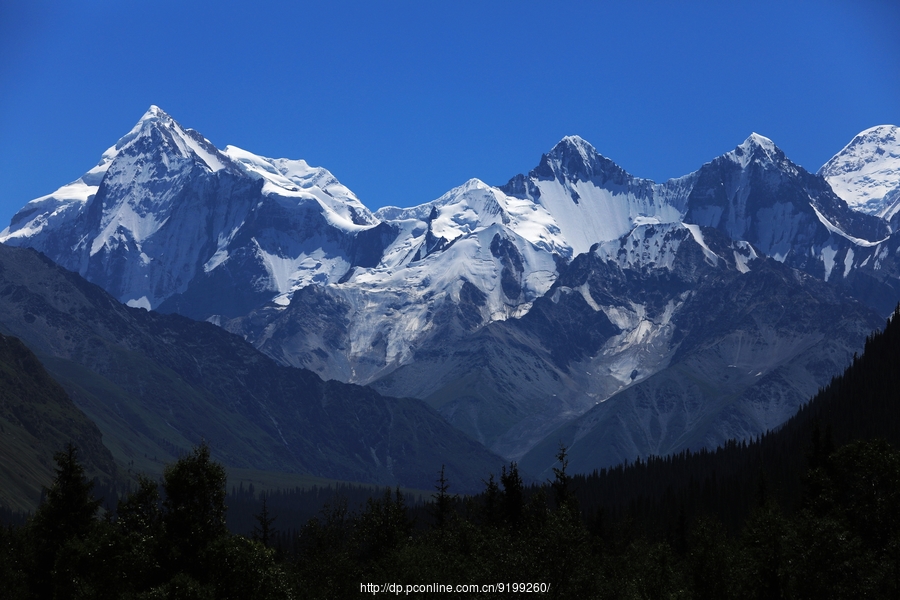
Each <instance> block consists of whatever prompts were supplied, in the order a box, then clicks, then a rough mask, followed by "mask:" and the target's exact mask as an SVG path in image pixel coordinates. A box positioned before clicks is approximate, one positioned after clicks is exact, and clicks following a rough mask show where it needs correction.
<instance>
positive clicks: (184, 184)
mask: <svg viewBox="0 0 900 600" xmlns="http://www.w3.org/2000/svg"><path fill="white" fill-rule="evenodd" d="M376 222H377V221H376V220H375V219H374V217H373V216H372V214H371V213H370V212H369V211H368V210H367V209H366V208H365V207H364V206H362V204H361V203H360V202H359V201H358V200H357V199H356V198H355V197H354V196H353V194H352V193H351V192H350V191H349V190H347V189H346V188H345V187H343V186H341V185H340V184H339V183H338V182H337V181H336V180H335V179H334V177H333V176H331V174H330V173H328V172H327V171H326V170H324V169H315V168H311V167H309V166H308V165H306V163H304V162H302V161H284V160H280V161H272V160H268V159H265V158H262V157H257V156H255V155H252V154H250V153H248V152H245V151H243V150H240V149H238V148H234V147H229V148H227V149H226V151H225V152H220V151H219V150H218V149H216V148H215V147H214V146H213V145H212V144H211V143H210V142H209V140H207V139H206V138H204V137H203V136H202V135H200V134H199V133H197V132H196V131H193V130H191V129H185V128H183V127H182V126H181V125H180V124H179V123H178V122H176V121H175V120H174V119H172V117H170V116H169V115H168V114H166V113H165V112H164V111H162V110H161V109H159V108H158V107H156V106H153V107H151V108H150V110H148V111H147V113H146V114H144V116H143V117H142V118H141V119H140V120H139V121H138V123H137V124H136V125H135V127H134V128H133V129H132V130H131V131H130V132H129V133H128V134H127V135H125V136H124V137H123V138H122V139H120V140H119V141H118V143H116V145H115V146H113V147H112V148H110V149H109V150H107V151H106V152H105V153H104V155H103V157H102V159H101V161H100V163H99V164H98V165H97V166H96V167H94V168H93V169H91V170H90V171H88V173H86V174H85V175H84V176H82V177H81V178H80V179H79V180H77V181H75V182H73V183H71V184H69V185H66V186H63V187H62V188H60V189H59V190H57V192H55V193H53V194H50V195H48V196H45V197H42V198H38V199H36V200H33V201H32V202H29V203H28V204H27V205H26V206H25V207H24V208H23V209H22V210H21V211H19V212H18V213H17V214H16V215H15V216H14V217H13V219H12V222H11V223H10V226H9V227H8V228H7V229H6V230H4V231H3V232H2V234H0V241H3V242H4V243H7V244H12V245H22V246H30V247H33V248H35V249H37V250H40V251H42V252H44V253H45V254H47V255H48V256H50V257H52V258H53V259H54V260H55V261H57V262H58V263H59V264H61V265H63V266H65V267H66V268H69V269H71V270H73V271H76V272H78V273H80V274H81V275H83V276H84V277H86V278H87V279H88V280H89V281H92V282H94V283H97V284H99V285H101V286H102V287H104V288H105V289H107V290H108V291H109V292H110V293H112V294H113V295H114V296H116V297H117V298H118V299H119V300H120V301H122V302H125V303H127V304H129V305H132V306H141V307H144V308H148V309H150V308H159V307H160V306H161V305H163V304H164V303H166V302H167V301H168V302H170V303H175V304H176V305H178V306H183V305H184V304H185V303H184V302H179V300H180V297H181V296H184V295H186V294H187V295H188V296H190V295H191V294H194V295H199V296H202V295H203V294H202V291H203V290H202V289H201V290H199V291H198V289H197V287H198V284H199V283H202V282H203V281H204V280H205V279H207V278H208V276H209V274H210V273H211V272H213V271H216V272H217V273H216V275H217V276H218V277H219V278H220V279H222V278H224V279H227V280H229V282H230V283H231V284H232V285H231V287H232V288H237V290H236V291H237V293H234V292H235V290H229V292H228V293H227V294H225V295H222V294H221V291H219V292H218V298H219V300H218V302H217V303H216V308H217V309H219V310H221V311H222V312H225V313H229V312H231V313H234V312H238V313H244V312H246V311H247V310H249V309H250V308H252V307H253V306H254V305H256V304H257V303H260V302H267V301H272V300H275V301H282V300H281V299H282V298H284V296H285V295H286V294H289V293H290V291H291V289H292V286H302V285H306V284H309V283H313V282H315V281H318V280H320V279H333V278H338V277H340V276H341V275H342V274H343V273H344V272H346V270H347V268H348V267H349V266H350V257H349V256H348V254H347V248H349V247H350V246H352V242H353V239H354V238H355V237H356V235H357V234H358V233H359V232H360V231H362V230H364V229H366V228H368V227H371V226H373V225H374V224H375V223H376ZM237 271H240V274H239V275H237V277H236V278H235V279H231V277H234V276H235V273H236V272H237ZM226 272H227V273H226ZM233 284H240V285H236V286H235V285H233ZM199 287H201V288H202V285H200V286H199ZM283 301H284V302H285V303H286V302H287V300H286V299H285V300H283ZM187 312H188V313H189V314H191V316H198V314H197V311H196V310H188V311H187ZM201 312H202V311H201Z"/></svg>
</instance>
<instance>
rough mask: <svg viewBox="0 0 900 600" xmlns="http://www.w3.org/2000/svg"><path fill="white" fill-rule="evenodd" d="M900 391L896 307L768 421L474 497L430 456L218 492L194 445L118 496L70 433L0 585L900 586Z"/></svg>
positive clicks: (495, 590)
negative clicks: (358, 479) (360, 472)
mask: <svg viewBox="0 0 900 600" xmlns="http://www.w3.org/2000/svg"><path fill="white" fill-rule="evenodd" d="M898 400H900V310H898V311H895V312H894V315H893V316H892V318H891V319H890V320H889V321H888V323H887V325H886V327H885V329H884V330H883V331H881V332H877V333H874V334H873V335H871V336H870V337H869V339H868V340H867V343H866V348H865V352H864V354H862V355H861V356H858V357H856V358H855V359H854V361H853V364H852V365H851V366H850V367H849V368H848V369H847V370H846V371H845V373H844V374H843V375H842V376H840V377H837V378H835V379H834V380H833V381H832V382H831V384H830V385H829V386H828V387H827V388H825V389H823V390H821V391H820V393H819V394H818V395H817V396H816V397H815V398H813V399H812V400H811V401H810V402H809V403H807V404H806V405H805V406H804V407H803V408H802V409H801V410H800V411H799V412H798V414H797V415H795V416H794V417H793V418H792V419H791V420H790V421H788V422H787V423H786V424H785V425H783V426H782V427H780V428H779V429H778V430H777V431H773V432H769V433H767V434H766V435H764V436H760V437H759V438H758V439H755V440H751V441H746V442H739V443H738V442H732V443H729V444H728V445H727V446H726V447H724V448H719V449H717V450H715V451H709V450H701V451H699V452H683V453H681V454H678V455H675V456H668V457H647V458H643V459H639V460H637V461H635V462H633V463H630V464H625V465H620V466H618V467H615V468H612V469H606V470H602V471H599V472H594V473H591V474H572V473H570V472H569V470H568V466H567V451H566V448H563V447H561V448H560V451H559V454H558V456H557V459H558V463H557V466H556V468H555V469H554V477H553V479H552V480H551V481H547V482H543V483H538V484H531V483H526V480H524V479H523V476H522V474H521V473H520V472H519V469H518V467H517V465H516V464H515V463H512V464H509V465H505V466H503V467H501V468H500V470H499V472H498V473H497V475H496V476H492V477H491V478H490V479H489V480H488V481H486V482H484V489H483V491H482V492H481V493H480V494H479V495H476V496H467V497H459V496H457V495H455V494H454V493H453V482H452V481H448V479H447V478H446V477H445V474H444V471H443V470H442V469H441V470H438V471H437V472H436V473H435V488H434V491H433V493H432V494H431V497H430V499H429V501H428V502H426V503H418V502H414V501H412V499H410V498H408V497H407V496H406V495H405V494H404V493H402V492H401V491H400V490H399V489H396V490H390V489H386V490H384V491H383V492H382V493H381V494H375V495H374V496H373V495H371V492H370V491H365V490H363V489H362V488H359V489H357V488H352V487H348V488H344V489H341V490H337V491H338V492H339V493H334V491H332V492H325V491H323V490H311V491H310V490H307V491H306V492H302V491H300V490H295V491H283V492H277V493H268V494H256V493H255V492H254V491H253V490H243V489H242V490H235V491H234V492H233V493H232V494H231V495H230V496H229V495H228V494H227V493H226V490H227V482H226V477H225V470H224V468H223V467H222V466H221V465H219V464H217V463H216V462H215V461H213V460H212V459H211V457H210V448H209V447H207V446H205V445H202V446H199V447H197V448H195V449H194V450H193V452H192V453H190V454H188V455H185V456H182V457H181V458H180V459H179V460H177V461H176V462H175V463H173V464H171V465H169V466H168V467H167V468H166V469H165V471H164V474H163V477H162V479H161V481H159V482H156V481H152V480H150V479H148V478H141V479H140V485H139V486H138V487H137V489H135V490H132V491H130V492H129V493H127V494H125V495H123V496H122V497H121V498H119V499H118V500H117V503H115V502H110V500H109V499H108V498H99V497H97V495H96V494H95V490H94V487H93V484H92V483H91V481H90V480H89V479H88V477H87V476H86V475H85V470H84V467H83V466H82V465H81V464H80V462H79V458H78V450H77V448H76V447H75V446H73V445H71V444H69V445H68V446H67V447H66V448H65V449H63V450H62V451H60V452H58V453H57V454H56V455H55V460H56V477H55V479H54V482H53V484H52V485H51V486H50V487H49V488H48V489H47V490H46V491H45V495H44V499H43V501H42V503H41V504H40V506H39V508H38V509H37V511H36V512H35V513H34V514H33V515H30V516H28V517H27V518H25V519H24V520H21V521H19V522H14V521H15V519H14V515H11V514H4V515H3V517H4V518H5V519H6V520H7V525H5V526H4V527H3V528H2V529H0V581H3V582H4V583H3V588H4V597H7V598H39V599H43V598H60V599H62V598H135V599H137V598H148V599H149V598H262V599H267V598H359V597H364V596H374V597H378V596H380V595H382V594H387V595H389V596H396V595H400V596H404V597H428V596H431V595H432V593H428V592H423V591H417V589H418V588H407V586H414V585H428V584H436V583H437V584H443V585H450V586H452V589H451V591H449V592H445V593H441V594H439V595H440V596H442V597H447V598H494V597H498V598H499V597H503V598H513V597H547V598H623V599H624V598H684V599H689V598H696V599H706V598H716V599H719V598H741V599H743V598H746V599H762V598H797V599H805V598H860V597H864V598H897V597H900V452H898V450H897V448H898V444H900V404H898ZM323 503H324V505H323ZM313 505H315V506H316V507H317V508H316V510H315V511H314V512H315V516H313V517H311V518H308V515H309V513H310V512H312V511H311V509H310V507H311V506H313ZM292 507H293V508H292ZM226 515H228V521H226ZM228 523H230V524H231V528H230V529H229V526H228ZM368 584H374V586H369V587H366V586H367V585H368ZM385 584H388V585H390V584H399V592H398V591H397V588H395V587H389V588H386V589H385V588H384V587H383V586H384V585H385ZM529 584H533V585H532V587H531V588H529ZM459 585H462V586H467V587H466V588H465V589H462V588H459V589H457V588H456V587H455V586H459ZM468 586H471V587H468ZM514 586H515V587H514ZM523 587H524V588H525V589H533V588H537V590H538V591H536V592H535V591H521V590H522V588H523ZM407 590H409V593H408V594H407V593H406V592H407Z"/></svg>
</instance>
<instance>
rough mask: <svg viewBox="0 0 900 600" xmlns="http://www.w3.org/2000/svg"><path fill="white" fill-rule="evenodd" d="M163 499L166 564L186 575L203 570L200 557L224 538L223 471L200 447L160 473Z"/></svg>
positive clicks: (207, 448) (206, 449)
mask: <svg viewBox="0 0 900 600" xmlns="http://www.w3.org/2000/svg"><path fill="white" fill-rule="evenodd" d="M163 486H164V488H165V492H166V498H165V500H164V501H163V509H164V511H163V529H164V531H165V540H166V544H167V546H168V553H169V556H168V558H169V560H170V561H172V563H173V564H180V565H182V566H183V567H184V568H185V570H186V571H187V572H189V573H199V570H200V569H202V568H203V566H204V565H202V563H201V561H200V558H201V553H202V552H203V551H204V550H205V549H206V548H207V547H208V546H209V545H210V544H212V543H213V542H214V541H215V540H217V539H218V538H220V537H222V536H224V535H226V534H227V532H228V530H227V528H226V527H225V469H224V468H223V467H222V465H220V464H218V463H214V462H213V461H212V460H211V459H210V456H209V446H207V445H205V444H204V445H202V446H199V447H197V448H195V449H194V451H193V453H192V454H189V455H188V456H185V457H183V458H182V459H181V460H179V461H178V462H176V463H175V464H174V465H171V466H168V467H166V469H165V471H164V472H163Z"/></svg>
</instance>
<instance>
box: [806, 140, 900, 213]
mask: <svg viewBox="0 0 900 600" xmlns="http://www.w3.org/2000/svg"><path fill="white" fill-rule="evenodd" d="M819 175H821V176H822V177H824V178H825V180H826V181H827V182H828V183H829V184H830V185H831V188H832V189H833V190H834V192H835V193H836V194H837V195H838V196H840V197H841V198H843V199H844V200H845V201H846V202H847V204H849V205H850V207H852V208H853V209H854V210H858V211H860V212H864V213H866V214H870V215H875V216H878V217H881V218H883V219H885V220H888V221H890V220H892V219H893V217H894V216H895V215H896V214H897V212H898V211H900V128H898V127H897V126H896V125H879V126H877V127H871V128H869V129H866V130H865V131H863V132H861V133H860V134H859V135H857V136H856V137H854V138H853V139H852V140H851V141H850V143H849V144H847V145H846V146H844V148H843V149H842V150H841V151H840V152H838V153H837V154H835V155H834V156H833V157H831V159H829V161H828V162H826V163H825V164H824V165H822V168H821V169H819Z"/></svg>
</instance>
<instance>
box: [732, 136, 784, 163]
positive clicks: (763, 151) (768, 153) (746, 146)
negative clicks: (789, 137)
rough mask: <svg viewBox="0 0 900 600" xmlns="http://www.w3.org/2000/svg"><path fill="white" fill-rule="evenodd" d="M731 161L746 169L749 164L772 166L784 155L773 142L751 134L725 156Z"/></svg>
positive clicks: (764, 137)
mask: <svg viewBox="0 0 900 600" xmlns="http://www.w3.org/2000/svg"><path fill="white" fill-rule="evenodd" d="M725 156H726V157H728V158H729V159H731V160H732V161H734V162H736V163H738V164H739V165H741V167H744V168H746V167H747V165H749V164H750V163H751V162H754V161H755V162H761V163H764V164H772V163H776V162H778V161H780V160H781V159H782V158H784V153H783V152H782V151H781V149H779V148H778V146H776V145H775V142H773V141H772V140H770V139H769V138H767V137H766V136H764V135H760V134H758V133H756V132H753V133H751V134H750V135H749V136H748V137H747V139H746V140H744V141H743V143H741V145H739V146H738V147H737V148H735V149H734V150H732V151H731V152H728V153H727V154H726V155H725Z"/></svg>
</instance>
